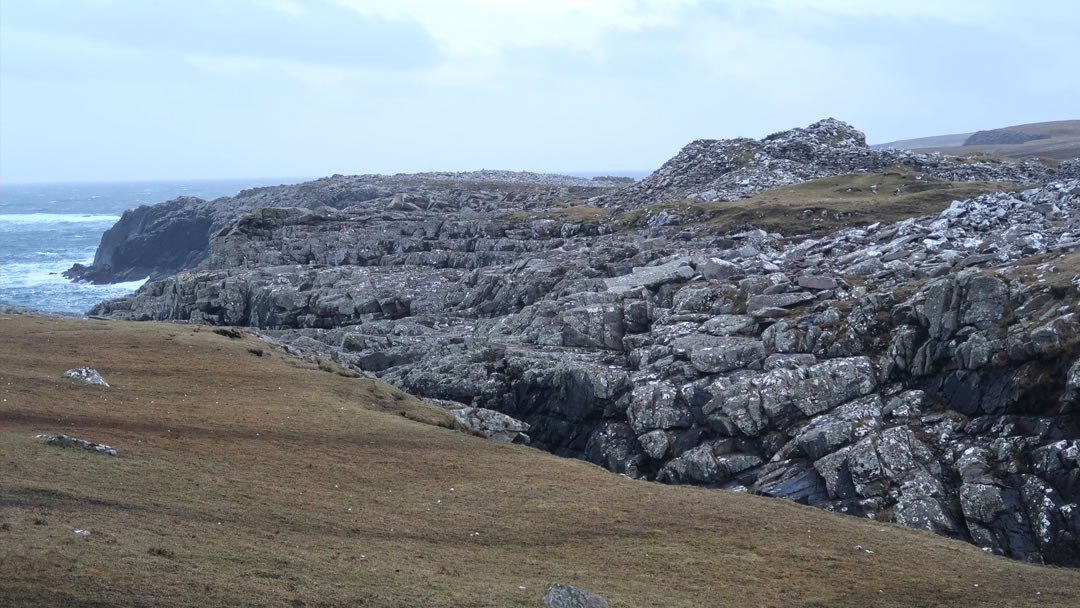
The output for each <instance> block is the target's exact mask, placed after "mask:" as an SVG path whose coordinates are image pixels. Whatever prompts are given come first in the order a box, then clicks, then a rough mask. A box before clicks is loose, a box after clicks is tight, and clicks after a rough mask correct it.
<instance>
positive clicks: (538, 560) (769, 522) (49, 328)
mask: <svg viewBox="0 0 1080 608" xmlns="http://www.w3.org/2000/svg"><path fill="white" fill-rule="evenodd" d="M196 329H197V328H194V327H190V326H184V325H166V324H129V323H108V322H96V321H83V322H78V321H59V320H49V319H38V318H25V317H16V318H11V317H0V344H2V345H3V348H2V349H0V398H2V399H3V401H0V605H4V606H39V605H63V606H140V605H141V606H239V605H253V606H282V605H285V606H540V605H541V601H540V597H541V594H542V589H543V585H544V584H545V583H547V582H552V581H564V582H569V583H572V584H577V585H580V586H583V587H585V588H588V589H592V590H595V591H597V592H600V593H602V594H604V595H606V596H607V597H608V599H609V600H610V601H611V604H612V606H616V607H620V606H622V607H626V606H870V605H873V606H987V605H995V606H1050V605H1056V606H1075V605H1080V572H1077V571H1075V570H1067V569H1059V568H1044V567H1035V566H1031V565H1027V564H1022V563H1018V562H1014V561H1010V560H1006V559H1003V558H997V557H993V556H990V555H986V554H984V553H983V552H982V551H980V550H979V549H978V548H977V547H974V546H971V545H968V544H965V543H962V542H957V541H951V540H947V539H945V538H941V537H938V536H934V535H932V534H929V533H923V532H918V531H914V530H908V529H903V528H899V527H896V526H892V525H887V524H878V523H875V522H872V521H866V520H861V519H856V518H852V517H846V516H840V515H833V514H829V513H825V512H823V511H820V510H816V509H811V508H808V507H802V506H799V505H796V504H793V503H789V502H786V501H780V500H771V499H765V498H759V497H755V496H747V495H742V494H734V493H729V492H720V491H710V490H703V489H696V488H687V487H669V486H662V485H658V484H652V483H645V482H637V481H632V480H629V479H626V478H622V477H619V476H616V475H613V474H611V473H609V472H606V471H603V470H601V469H599V468H597V467H594V466H592V465H589V464H586V463H583V462H579V461H572V460H565V459H559V458H556V457H554V456H551V455H549V454H546V453H542V452H538V451H536V450H532V449H529V448H526V447H521V446H511V445H504V444H499V443H495V442H492V441H488V440H484V439H480V438H477V437H473V436H471V435H468V434H465V433H461V432H457V431H453V430H449V429H447V428H440V427H439V426H435V425H433V424H419V423H417V422H414V421H412V420H410V419H409V418H417V419H424V420H427V421H428V422H431V423H434V424H442V425H450V422H449V419H448V417H447V416H446V414H445V412H442V411H441V410H438V409H433V408H430V407H428V406H426V405H424V404H423V403H420V402H418V401H416V400H414V399H412V398H411V397H408V396H406V395H403V394H402V393H400V392H398V391H396V390H394V389H392V388H390V387H387V386H385V385H382V384H378V383H375V382H372V381H369V380H363V379H352V378H344V377H341V376H339V375H336V374H333V373H326V372H324V371H320V370H318V369H317V366H316V365H315V364H310V363H297V362H296V361H295V360H291V359H288V358H287V357H285V356H284V355H282V354H281V353H280V352H279V351H276V350H274V349H271V348H268V347H266V346H265V345H262V344H260V343H258V342H257V341H256V340H255V338H253V337H250V336H248V337H244V338H241V339H235V340H231V339H229V338H227V337H224V336H220V335H216V334H214V333H212V332H211V331H208V330H202V331H196ZM258 347H262V348H264V350H265V351H266V352H265V354H264V356H262V357H256V356H254V355H253V354H251V353H250V352H249V349H253V348H258ZM79 365H91V366H94V367H96V368H97V369H98V370H99V371H101V372H102V374H104V375H105V377H106V378H107V379H108V380H110V382H112V384H113V387H112V388H111V389H104V388H102V387H96V386H90V385H85V384H81V383H78V382H76V381H74V380H68V379H64V378H62V377H61V374H62V373H63V371H64V370H66V369H68V368H71V367H75V366H79ZM402 414H405V415H407V416H408V418H406V416H404V415H402ZM40 432H66V433H69V434H71V435H74V436H77V437H82V438H86V439H91V440H95V441H99V442H104V443H108V444H110V445H112V446H114V447H116V448H117V450H119V453H120V455H119V456H118V457H116V458H109V457H106V456H100V455H97V454H91V453H89V452H85V451H81V450H75V449H63V448H57V447H51V446H48V445H46V444H44V443H43V442H41V441H39V440H35V439H33V438H32V435H33V434H34V433H40ZM451 488H453V490H451ZM39 522H40V523H39ZM76 528H83V529H89V530H92V531H93V533H92V534H91V535H89V536H76V535H75V534H74V533H73V530H74V529H76ZM477 532H478V533H479V534H476V533H477ZM855 545H862V546H864V547H866V548H869V549H871V550H873V551H874V553H872V554H868V553H865V552H861V551H856V550H855V549H854V547H855ZM976 585H977V586H976ZM519 586H524V587H525V589H524V590H523V589H520V588H519Z"/></svg>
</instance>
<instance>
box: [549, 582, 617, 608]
mask: <svg viewBox="0 0 1080 608" xmlns="http://www.w3.org/2000/svg"><path fill="white" fill-rule="evenodd" d="M544 606H547V608H608V603H607V600H605V599H604V598H603V597H601V596H599V595H597V594H595V593H592V592H590V591H585V590H584V589H578V588H577V587H571V586H570V585H566V584H563V583H556V584H552V585H548V586H547V590H546V591H545V592H544Z"/></svg>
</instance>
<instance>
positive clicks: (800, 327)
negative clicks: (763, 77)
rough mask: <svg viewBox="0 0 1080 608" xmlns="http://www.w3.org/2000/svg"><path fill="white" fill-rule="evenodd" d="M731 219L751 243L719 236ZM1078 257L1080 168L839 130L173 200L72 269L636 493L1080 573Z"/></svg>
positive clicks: (103, 312)
mask: <svg viewBox="0 0 1080 608" xmlns="http://www.w3.org/2000/svg"><path fill="white" fill-rule="evenodd" d="M497 177H498V179H496V178H497ZM898 180H899V181H898ZM1003 182H1008V183H1009V184H1010V187H1007V188H1006V187H1004V186H1002V185H1001V184H1002V183H1003ZM884 184H889V185H890V187H889V188H885V187H879V186H883V185H884ZM893 184H897V185H896V186H895V189H894V188H892V187H891V186H892V185H893ZM789 187H790V188H792V189H791V190H789V189H788V188H789ZM798 188H817V190H813V192H815V193H816V194H815V195H814V196H816V197H817V198H815V199H814V200H813V201H809V202H807V203H806V204H802V205H800V204H796V203H792V202H790V201H789V200H787V199H785V201H786V202H784V201H781V203H777V204H780V205H781V206H780V207H779V209H780V212H781V213H782V214H783V215H786V216H789V220H790V221H788V222H787V223H784V224H782V226H783V230H777V229H773V225H772V224H766V223H764V222H763V221H759V220H762V218H764V216H763V215H761V212H759V210H757V209H756V208H753V206H754V205H755V204H756V203H755V202H754V201H756V200H758V199H755V198H747V197H752V196H758V195H764V194H767V193H768V192H779V193H782V194H784V195H785V196H786V195H787V194H788V193H790V192H795V193H796V194H795V196H798V195H799V194H798V193H799V192H804V191H806V192H809V191H810V190H798ZM980 188H981V189H980ZM770 189H771V190H770ZM953 192H964V193H967V194H970V195H971V196H965V197H963V198H957V199H955V200H951V199H950V198H949V195H950V194H951V193H953ZM942 197H944V198H942ZM717 201H721V202H719V203H718V202H717ZM723 201H728V202H723ZM836 201H843V202H844V204H845V205H847V206H846V207H843V208H840V207H837V203H836ZM738 204H746V205H751V207H752V208H750V209H748V214H747V215H746V217H745V218H744V219H742V220H740V221H739V223H738V224H737V225H730V224H724V223H718V222H717V221H715V220H716V216H714V215H708V214H709V213H719V212H722V211H723V209H724V206H725V205H738ZM770 204H773V203H770ZM695 205H699V206H698V207H695ZM700 205H714V206H712V207H701V206H700ZM773 205H774V211H775V208H776V204H773ZM853 205H854V207H852V206H853ZM849 207H850V208H853V209H856V210H855V211H852V210H849ZM762 208H764V207H762ZM703 209H705V210H706V211H707V212H708V213H706V215H705V216H703V215H702V213H703V211H702V210H703ZM838 209H841V210H838ZM875 216H880V217H881V218H885V220H886V221H879V220H877V219H875ZM755 222H758V224H760V225H758V224H755ZM762 226H765V228H767V229H763V228H762ZM1078 248H1080V160H1073V161H1066V162H1063V163H1060V164H1058V165H1056V166H1050V165H1046V164H1042V163H1040V162H1036V161H1024V162H1022V163H1011V162H998V161H985V160H983V161H972V160H968V159H958V158H953V157H944V156H939V155H920V154H913V153H910V152H903V151H899V150H892V149H885V150H875V149H870V148H868V147H867V146H866V144H865V138H864V137H863V135H862V133H860V132H858V131H857V130H855V129H853V128H852V127H850V126H849V125H846V124H844V123H842V122H840V121H836V120H833V119H828V120H825V121H821V122H818V123H815V124H814V125H811V126H810V127H807V128H805V129H793V130H791V131H785V132H782V133H778V134H775V135H772V136H769V137H768V138H766V139H764V140H762V141H755V140H749V139H739V140H725V141H708V140H702V141H698V142H694V143H691V144H690V145H689V146H687V147H686V148H684V149H683V151H681V152H680V153H679V154H678V155H677V156H676V157H675V158H673V159H672V160H671V161H669V162H668V163H666V164H665V165H664V166H663V167H662V168H661V169H659V170H658V171H657V172H655V173H654V174H653V175H651V176H650V177H648V178H647V179H645V180H643V181H641V182H638V183H635V184H632V185H625V184H621V183H619V182H618V181H613V180H609V181H603V180H601V181H591V180H583V179H580V178H566V177H558V176H542V175H536V174H515V173H505V172H479V173H475V174H420V175H413V176H392V177H382V176H356V177H343V176H334V177H331V178H326V179H323V180H318V181H316V182H310V183H308V184H300V185H297V186H282V187H276V188H260V189H256V190H252V191H246V192H241V193H240V194H239V195H237V196H236V197H232V198H227V199H219V200H218V201H210V202H207V201H199V200H197V199H177V200H174V201H169V202H167V203H162V204H160V205H157V206H153V207H142V208H140V209H137V210H134V211H131V212H128V213H126V214H125V215H124V217H123V219H121V220H120V222H118V224H117V226H116V227H114V228H113V229H112V230H111V231H110V232H109V233H107V234H106V236H105V237H104V238H103V240H102V245H101V248H99V251H98V257H97V258H96V259H95V263H94V265H93V266H92V267H90V268H89V269H78V270H77V271H76V272H75V273H74V274H75V275H76V276H80V277H83V278H86V279H92V280H102V281H110V280H124V279H127V278H135V277H138V278H141V277H143V276H147V275H149V276H151V278H152V279H158V280H154V281H152V282H149V283H147V284H146V285H145V286H143V287H142V288H141V289H140V290H139V291H138V292H136V293H135V294H132V295H131V296H128V297H125V298H121V299H118V300H113V301H107V302H103V303H101V304H99V305H98V306H96V307H95V308H94V309H93V310H92V311H91V313H90V314H92V315H94V316H97V317H106V318H113V319H130V320H179V321H192V322H199V323H210V324H220V325H241V326H250V327H255V328H259V329H260V330H261V332H262V333H263V335H264V336H265V337H266V339H268V340H273V341H276V342H279V343H282V344H284V345H286V346H287V347H288V348H289V349H291V350H293V352H296V353H298V354H300V355H302V356H305V357H313V358H317V359H319V360H325V361H331V362H334V363H336V364H338V365H341V366H344V367H348V368H351V369H352V370H355V371H357V372H359V373H362V374H367V375H370V376H372V377H377V378H379V379H381V380H383V381H386V382H389V383H391V384H393V385H395V386H397V387H399V388H401V389H403V390H405V391H407V392H409V393H412V394H415V395H418V396H421V397H424V398H427V399H430V400H433V401H435V402H437V403H439V404H441V405H443V406H445V407H450V408H452V409H454V410H455V411H456V413H455V417H456V419H457V420H458V421H459V422H461V423H462V424H466V425H470V426H473V427H474V428H476V429H477V430H479V431H483V432H484V433H485V434H488V435H490V436H495V437H499V438H503V439H506V440H515V441H524V440H528V441H529V442H530V443H531V445H533V446H535V447H538V448H541V449H545V450H549V451H552V452H554V453H556V454H560V455H564V456H570V457H576V458H582V459H586V460H589V461H591V462H594V463H597V464H600V465H602V466H604V467H607V468H609V469H611V470H612V471H615V472H618V473H622V474H625V475H627V476H630V477H634V478H640V479H647V480H656V481H661V482H667V483H690V484H700V485H706V486H710V487H716V488H725V489H729V490H736V491H743V492H753V493H757V494H763V495H767V496H775V497H780V498H787V499H791V500H795V501H799V502H803V503H806V504H810V505H814V506H818V507H822V508H826V509H829V510H833V511H837V512H842V513H847V514H851V515H857V516H860V517H868V518H874V519H878V520H882V521H892V522H897V523H900V524H903V525H906V526H911V527H916V528H922V529H927V530H932V531H935V532H938V533H941V534H945V535H948V536H952V537H957V538H963V539H966V540H969V541H971V542H974V543H976V544H978V545H979V546H981V547H984V548H985V549H986V550H987V551H992V552H995V553H998V554H1002V555H1007V556H1010V557H1014V558H1018V559H1023V560H1027V561H1031V562H1037V563H1052V564H1062V565H1072V566H1077V565H1080V504H1078V503H1080V406H1078V402H1080V317H1077V299H1078V292H1077V289H1078V287H1077V277H1078V275H1080V252H1077V251H1076V250H1077V249H1078ZM154 252H161V253H160V255H158V254H155V253H154ZM99 262H100V263H99ZM500 414H501V416H500Z"/></svg>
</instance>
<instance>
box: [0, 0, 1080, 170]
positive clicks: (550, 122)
mask: <svg viewBox="0 0 1080 608" xmlns="http://www.w3.org/2000/svg"><path fill="white" fill-rule="evenodd" d="M1078 29H1080V2H1075V1H1074V0H1060V1H1054V0H1027V1H1023V2H1021V1H1019V0H930V1H926V0H905V1H903V2H893V1H884V0H883V1H877V0H865V1H863V0H758V1H756V2H750V1H747V0H714V1H709V0H385V1H374V0H304V1H301V0H174V1H169V0H0V182H5V183H17V182H60V181H117V180H151V179H196V178H205V179H213V178H238V177H283V178H284V177H293V176H320V175H330V174H334V173H343V174H356V173H397V172H414V171H428V170H455V171H459V170H475V169H511V170H531V171H555V172H571V171H574V172H589V171H628V170H645V171H647V170H652V169H655V168H656V167H659V166H660V165H661V164H662V163H663V162H664V161H665V160H667V159H668V158H670V157H671V156H673V155H675V154H676V153H677V152H678V151H679V149H680V148H682V146H684V145H686V144H687V143H689V142H690V141H692V140H695V139H701V138H729V137H739V136H748V137H755V138H760V137H763V136H765V135H767V134H769V133H772V132H775V131H780V130H784V129H788V128H792V127H796V126H805V125H808V124H810V123H812V122H814V121H816V120H819V119H822V118H825V117H829V116H832V117H835V118H839V119H841V120H844V121H846V122H848V123H850V124H852V125H854V126H855V127H856V128H858V129H860V130H862V131H864V132H865V133H866V134H867V139H868V140H869V141H870V142H871V143H878V142H886V141H891V140H895V139H905V138H913V137H921V136H928V135H941V134H948V133H964V132H970V131H975V130H979V129H987V128H995V127H1001V126H1007V125H1014V124H1022V123H1028V122H1039V121H1045V120H1066V119H1077V118H1080V111H1078V110H1080V103H1078V102H1077V100H1078V99H1080V78H1077V75H1078V74H1080V52H1078V47H1077V45H1078V43H1077V42H1076V32H1077V31H1078Z"/></svg>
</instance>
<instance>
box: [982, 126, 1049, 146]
mask: <svg viewBox="0 0 1080 608" xmlns="http://www.w3.org/2000/svg"><path fill="white" fill-rule="evenodd" d="M1039 139H1050V134H1049V133H1025V132H1023V131H1018V130H1015V129H992V130H990V131H976V132H975V133H972V134H971V136H970V137H968V138H967V139H965V140H964V144H963V145H965V146H986V145H998V144H1023V143H1027V142H1029V141H1035V140H1039Z"/></svg>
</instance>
